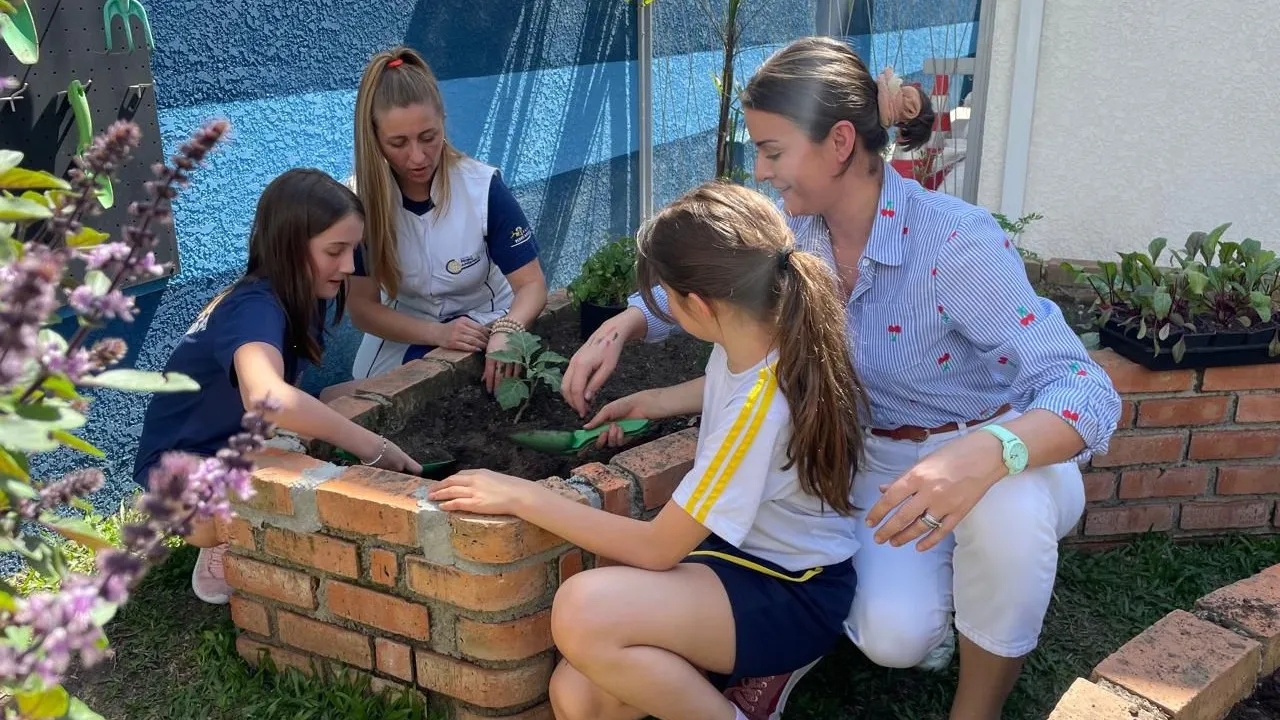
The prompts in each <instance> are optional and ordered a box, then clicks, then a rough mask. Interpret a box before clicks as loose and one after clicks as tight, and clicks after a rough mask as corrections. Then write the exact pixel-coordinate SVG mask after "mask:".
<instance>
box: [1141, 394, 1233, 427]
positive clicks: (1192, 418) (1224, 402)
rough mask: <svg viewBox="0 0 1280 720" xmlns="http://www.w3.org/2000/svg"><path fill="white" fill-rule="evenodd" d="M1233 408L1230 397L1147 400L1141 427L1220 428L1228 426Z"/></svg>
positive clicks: (1142, 413) (1143, 409)
mask: <svg viewBox="0 0 1280 720" xmlns="http://www.w3.org/2000/svg"><path fill="white" fill-rule="evenodd" d="M1230 404H1231V398H1229V397H1227V396H1226V395H1216V396H1207V395H1201V396H1198V397H1189V398H1166V399H1162V400H1143V401H1142V402H1141V403H1139V404H1138V427H1185V426H1187V425H1217V424H1219V423H1222V422H1226V420H1227V410H1229V409H1230V407H1229V406H1230Z"/></svg>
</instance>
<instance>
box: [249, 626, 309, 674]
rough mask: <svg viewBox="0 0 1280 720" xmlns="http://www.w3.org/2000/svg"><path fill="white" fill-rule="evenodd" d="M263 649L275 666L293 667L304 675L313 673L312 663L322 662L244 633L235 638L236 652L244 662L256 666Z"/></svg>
mask: <svg viewBox="0 0 1280 720" xmlns="http://www.w3.org/2000/svg"><path fill="white" fill-rule="evenodd" d="M264 650H265V651H266V652H267V654H268V655H270V656H271V662H272V663H274V664H275V666H276V668H277V669H279V670H284V669H285V668H294V669H295V670H298V671H299V672H301V673H303V674H304V675H312V674H314V673H315V668H313V667H312V663H316V664H317V665H320V664H322V663H323V661H321V660H316V659H315V658H312V657H308V656H307V655H303V654H302V653H296V652H294V651H292V650H285V649H284V648H278V647H275V646H273V645H267V644H265V643H260V642H258V641H256V640H250V639H249V637H248V636H246V635H241V636H240V637H238V638H236V652H238V653H240V657H242V658H244V660H245V662H247V663H249V664H250V665H252V666H253V667H258V664H259V658H260V657H261V654H260V653H261V652H262V651H264Z"/></svg>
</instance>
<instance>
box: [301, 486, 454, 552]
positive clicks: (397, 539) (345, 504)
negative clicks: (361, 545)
mask: <svg viewBox="0 0 1280 720" xmlns="http://www.w3.org/2000/svg"><path fill="white" fill-rule="evenodd" d="M434 484H435V483H434V482H432V481H430V480H423V479H422V478H416V477H410V476H408V475H402V474H400V473H396V472H391V471H390V470H379V469H376V468H371V467H352V468H348V469H347V470H346V471H345V472H344V473H342V475H341V476H340V477H338V478H336V479H334V480H329V481H328V482H325V483H322V484H321V485H320V486H319V487H317V488H316V508H317V509H318V510H319V511H320V521H321V522H322V523H324V524H325V525H327V526H329V527H331V528H334V529H336V530H345V531H347V532H352V533H357V534H360V535H369V536H372V537H376V538H378V539H380V540H383V541H385V542H389V543H396V544H397V545H416V544H417V530H418V524H417V515H418V498H419V497H420V496H421V497H424V498H425V497H426V493H427V490H428V489H429V488H430V487H431V486H432V485H434Z"/></svg>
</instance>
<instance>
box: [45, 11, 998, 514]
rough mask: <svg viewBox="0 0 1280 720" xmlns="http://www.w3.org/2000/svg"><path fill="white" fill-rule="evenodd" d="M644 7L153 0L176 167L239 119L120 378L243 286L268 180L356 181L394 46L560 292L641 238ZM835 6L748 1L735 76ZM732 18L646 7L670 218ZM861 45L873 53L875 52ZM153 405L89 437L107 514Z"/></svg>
mask: <svg viewBox="0 0 1280 720" xmlns="http://www.w3.org/2000/svg"><path fill="white" fill-rule="evenodd" d="M635 1H636V0H630V1H629V0H572V1H571V0H518V1H517V0H480V1H478V2H477V1H476V0H435V1H434V2H431V1H428V0H420V1H418V2H408V1H406V0H392V1H391V2H387V3H379V4H376V5H372V6H371V5H369V4H367V3H366V4H360V3H336V4H335V3H332V2H320V1H319V0H296V1H295V2H291V3H270V2H268V3H261V2H257V3H253V2H247V1H246V0H229V1H228V2H224V3H221V4H218V5H216V6H210V5H208V4H207V3H198V2H195V1H194V0H148V1H147V8H148V13H149V15H150V18H151V23H152V27H153V29H154V32H155V38H156V50H155V52H154V54H153V58H152V69H153V74H154V76H155V82H156V87H155V90H156V93H157V96H156V97H157V104H158V106H159V119H160V126H161V127H160V130H161V133H162V135H163V140H164V143H165V147H166V150H167V152H172V151H173V150H175V149H176V146H177V144H178V143H179V142H181V141H182V140H184V139H185V138H186V136H187V135H188V134H189V132H190V131H191V130H193V129H194V128H196V127H197V126H199V125H200V124H201V123H202V122H203V121H204V120H206V119H208V118H210V117H225V118H227V119H229V120H230V121H231V124H232V135H231V138H230V140H229V142H227V143H226V144H225V145H224V146H223V147H222V148H221V149H220V150H219V151H218V152H217V153H216V154H215V155H214V156H213V157H212V158H211V160H210V162H209V165H208V167H207V168H204V169H202V170H200V171H199V172H198V173H197V175H196V177H195V183H194V184H193V186H192V187H191V188H190V189H188V190H187V191H186V192H184V193H183V194H182V195H181V196H180V198H179V200H178V202H177V203H176V206H175V223H176V229H177V236H178V246H179V254H180V257H181V260H182V272H181V273H180V274H179V275H178V276H177V277H175V278H173V279H172V280H171V281H169V282H168V283H167V284H166V285H165V286H163V287H161V288H160V289H158V290H156V291H154V292H151V293H149V294H147V295H144V296H142V297H140V298H139V307H140V309H141V314H140V316H139V318H138V321H137V322H136V323H135V324H133V325H132V326H124V325H121V326H117V327H111V328H108V330H109V331H110V332H111V333H112V334H122V335H123V336H124V337H125V339H126V341H127V342H128V343H129V345H130V348H131V353H130V357H129V358H128V359H127V360H126V364H133V363H136V365H137V366H138V367H142V368H150V369H155V368H160V367H162V366H163V364H164V362H165V361H166V360H167V358H168V356H169V353H170V352H171V351H172V349H173V347H174V346H175V345H176V343H177V341H178V339H179V338H180V337H181V336H182V334H183V333H184V332H185V330H186V328H187V326H188V324H189V323H190V322H191V320H192V319H193V318H194V317H195V315H196V313H197V312H198V311H199V309H200V308H201V307H202V306H203V305H204V304H205V303H206V302H207V301H208V299H209V298H210V297H211V296H212V295H213V294H214V293H215V292H216V291H217V290H218V289H220V288H222V287H223V286H225V285H226V284H227V283H228V282H230V281H231V280H232V279H234V278H235V277H236V276H237V275H238V274H239V273H240V272H241V271H242V269H243V267H244V260H245V253H246V236H247V232H248V228H249V223H250V221H251V218H252V214H253V210H254V206H255V203H256V200H257V197H258V194H259V193H260V192H261V190H262V188H263V187H265V186H266V184H267V183H268V182H269V181H270V180H271V179H272V178H274V177H275V176H276V175H278V174H279V173H281V172H283V171H284V170H286V169H289V168H292V167H298V166H313V167H319V168H321V169H323V170H325V171H327V172H329V173H331V174H333V175H334V176H335V177H345V176H346V175H348V174H349V173H350V172H351V168H352V132H351V126H352V119H351V115H352V108H353V105H354V97H355V87H356V85H357V83H358V80H359V76H360V73H361V71H362V69H363V67H364V64H365V62H366V60H367V58H368V57H369V56H371V55H372V54H373V53H374V52H377V51H378V50H381V49H385V48H387V47H389V46H392V45H395V44H401V43H403V44H408V45H411V46H414V47H415V48H417V49H418V50H419V51H421V52H422V53H423V54H424V56H425V57H426V58H427V60H428V61H429V62H430V63H431V64H432V66H433V67H434V69H435V71H436V73H437V75H438V76H439V77H440V78H441V80H442V89H443V92H444V96H445V102H446V104H447V106H448V107H447V111H448V132H449V134H450V136H451V138H452V140H453V141H454V142H455V144H457V146H458V147H460V148H461V149H462V150H464V151H465V152H467V153H469V154H472V155H474V156H476V157H478V158H480V159H481V160H484V161H486V162H489V163H492V164H494V165H496V166H498V167H500V168H501V169H502V170H503V172H504V175H505V176H506V178H507V181H508V182H509V183H510V184H511V185H512V186H513V188H514V190H515V194H516V196H517V198H518V199H519V200H520V202H521V204H522V205H523V207H524V209H525V212H526V213H527V214H528V216H529V218H530V220H531V223H532V225H533V227H534V229H535V233H536V234H537V236H538V238H539V243H540V245H541V248H542V253H543V262H544V266H545V267H546V268H547V271H548V274H549V276H550V280H551V284H552V286H553V287H559V286H563V285H564V284H566V283H567V282H568V281H569V280H570V279H572V277H573V276H574V274H576V272H577V269H578V266H579V265H580V263H581V261H582V259H583V258H584V257H585V256H586V255H587V254H588V253H589V252H590V251H591V250H592V249H594V248H595V247H596V246H598V245H599V244H600V243H601V242H602V241H604V239H605V238H606V237H607V236H608V235H611V234H620V233H629V232H631V231H633V230H634V227H635V225H636V222H637V217H638V214H637V209H636V197H637V190H636V186H635V177H636V148H637V147H638V142H637V133H636V127H635V118H636V116H637V105H636V98H635V87H636V82H635V63H634V58H635V56H636V49H635V39H634V38H635V26H634V19H633V18H634V12H635V10H634V5H633V3H634V2H635ZM834 1H837V0H746V2H744V6H745V7H746V9H745V10H744V18H745V19H746V21H747V29H746V32H745V35H744V37H743V39H742V43H741V54H740V55H739V56H738V58H737V66H738V77H739V79H740V80H743V79H745V78H746V77H747V76H749V74H750V72H751V71H753V70H754V69H755V68H756V67H757V66H758V65H759V63H760V62H761V61H762V60H763V59H764V58H765V57H767V55H768V54H769V53H770V52H772V51H773V50H774V49H776V48H778V47H780V46H781V45H782V44H784V43H785V42H787V41H788V40H790V39H792V38H795V37H798V36H802V35H807V34H811V33H812V32H813V31H814V26H815V16H817V15H820V14H821V13H822V12H823V8H822V6H819V5H817V4H816V2H834ZM864 1H865V0H859V2H860V3H861V2H864ZM960 1H961V2H974V1H975V0H960ZM922 2H925V0H910V3H917V4H919V3H922ZM910 3H908V4H910ZM723 5H724V0H657V1H656V2H655V4H654V6H653V7H654V12H655V16H654V44H655V47H654V50H655V62H654V115H655V130H654V140H655V143H656V147H655V185H656V188H655V191H656V193H655V194H656V200H657V201H658V202H659V203H661V202H665V201H667V200H669V199H671V198H672V197H674V196H675V195H677V194H678V193H680V192H682V191H684V190H686V189H688V188H689V187H692V186H693V185H695V184H697V183H699V182H701V181H703V180H705V179H707V178H709V177H710V176H711V173H712V169H713V164H714V163H713V159H714V157H713V155H714V154H713V135H714V128H715V125H716V101H715V98H714V86H713V84H712V80H711V78H712V76H713V75H715V74H718V73H717V70H718V68H719V65H720V62H721V52H720V50H719V48H720V45H719V40H718V38H717V35H716V31H715V30H714V26H713V21H714V20H715V19H716V18H720V17H721V16H722V15H721V13H722V11H723ZM884 5H885V4H882V3H877V4H876V7H875V8H874V14H875V17H874V19H873V23H872V25H873V26H874V27H877V28H879V27H880V26H882V25H884V26H885V27H886V28H887V27H893V28H899V27H908V28H910V27H919V26H920V25H921V24H933V25H938V24H939V23H940V22H942V21H940V20H938V19H937V18H936V17H934V15H935V14H936V13H934V12H933V11H930V10H928V7H931V6H929V5H928V4H927V3H926V4H925V5H922V6H921V8H915V9H914V10H912V12H914V13H916V15H915V17H916V18H917V20H916V21H914V22H915V24H912V23H906V24H903V23H901V22H898V21H897V18H896V16H893V17H890V16H889V15H885V16H884V17H882V15H884V14H885V13H886V12H888V11H887V10H885V8H884ZM862 12H866V11H865V8H864V9H863V11H862ZM890 15H892V13H890ZM949 17H951V20H952V21H954V19H955V17H956V16H955V15H954V14H952V15H951V16H949ZM895 23H896V24H895ZM970 25H971V24H970ZM964 27H965V28H968V27H969V25H964ZM934 31H935V32H936V28H934ZM851 32H853V33H855V34H856V33H857V32H859V31H857V30H851ZM907 32H908V33H910V34H909V35H907V36H904V35H903V34H902V33H898V34H897V35H896V36H895V37H894V38H893V39H892V40H891V42H892V44H893V50H894V52H895V53H896V51H897V47H898V46H899V45H901V44H902V43H900V42H899V40H900V39H901V38H902V37H906V43H905V47H906V48H908V50H909V54H910V55H911V60H910V62H915V63H916V67H917V68H918V65H919V59H922V58H923V57H924V56H926V55H928V54H936V53H931V52H929V50H931V49H932V48H933V47H934V46H935V43H933V42H932V41H931V40H930V39H929V38H927V37H925V36H923V35H920V34H919V33H920V32H921V31H919V30H914V31H912V30H908V31H907ZM926 32H927V31H926ZM850 40H851V42H853V43H854V45H855V47H858V46H859V44H860V43H861V44H862V45H865V46H866V47H868V48H870V47H871V38H869V37H865V36H864V37H854V38H850ZM886 42H890V41H886ZM951 46H952V47H954V43H952V45H951ZM302 48H310V49H308V50H306V51H305V52H304V51H303V50H302ZM907 64H908V65H909V62H908V63H907ZM900 66H901V64H900ZM900 69H902V70H905V71H908V72H909V71H910V68H909V67H906V66H901V67H900ZM358 340H359V337H358V333H356V332H355V331H354V330H353V329H352V328H351V327H350V325H349V324H344V325H343V326H342V327H341V328H340V329H339V330H338V333H337V337H336V339H335V340H334V341H333V342H331V344H330V346H329V351H328V353H327V355H326V362H325V366H324V368H323V371H322V372H321V373H319V374H317V375H313V376H311V377H309V378H308V379H307V383H306V384H307V387H308V388H309V389H311V390H312V391H316V390H318V389H319V388H320V387H323V386H325V385H328V384H331V383H334V382H339V381H342V380H344V379H347V378H349V371H350V366H351V362H352V359H353V357H354V352H355V348H356V345H357V344H358ZM146 402H147V398H146V397H145V396H138V395H130V394H125V393H117V392H111V391H105V392H101V393H99V394H98V395H97V399H96V401H95V403H94V406H93V410H92V412H91V414H90V419H89V425H88V426H87V427H86V428H85V432H84V435H85V436H86V438H87V439H88V440H90V441H91V442H94V443H95V444H97V445H99V446H100V447H103V448H106V449H108V450H109V451H110V458H109V460H108V461H107V463H106V465H105V469H106V470H107V472H108V477H109V479H110V483H109V487H108V488H107V489H106V490H104V491H103V492H102V493H100V495H99V497H97V498H95V500H96V504H97V505H98V506H99V508H101V509H107V510H112V509H114V508H115V506H116V503H117V502H118V501H119V499H120V498H121V496H122V495H123V494H124V493H126V492H127V491H129V490H131V488H132V486H131V483H130V482H129V478H130V476H131V468H132V464H133V454H134V449H135V447H136V443H137V437H138V433H139V431H140V425H141V422H142V417H143V413H144V410H145V407H146ZM83 463H84V458H83V457H82V456H74V455H72V454H70V453H54V454H51V455H48V456H45V457H43V458H41V459H40V461H39V463H38V464H37V468H36V469H37V471H38V472H39V474H41V475H44V476H54V475H57V474H60V473H62V472H65V471H67V470H69V469H71V468H73V467H75V466H77V465H79V464H83Z"/></svg>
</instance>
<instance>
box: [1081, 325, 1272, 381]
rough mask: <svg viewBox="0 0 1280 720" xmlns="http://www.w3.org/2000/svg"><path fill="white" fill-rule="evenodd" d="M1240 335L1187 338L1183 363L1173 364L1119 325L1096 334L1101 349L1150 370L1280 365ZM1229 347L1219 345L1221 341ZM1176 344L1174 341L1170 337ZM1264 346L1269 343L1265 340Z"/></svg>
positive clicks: (1168, 353) (1167, 353)
mask: <svg viewBox="0 0 1280 720" xmlns="http://www.w3.org/2000/svg"><path fill="white" fill-rule="evenodd" d="M1245 334H1246V333H1242V332H1239V331H1231V332H1227V333H1197V334H1194V335H1188V336H1187V343H1186V352H1185V353H1184V354H1183V356H1182V362H1174V359H1173V352H1172V350H1171V349H1170V348H1169V347H1164V343H1161V348H1160V351H1159V352H1155V351H1153V348H1152V347H1151V338H1143V339H1142V340H1137V339H1135V338H1132V337H1129V336H1127V335H1126V333H1125V332H1124V329H1123V328H1121V327H1119V325H1118V324H1113V323H1107V324H1106V325H1104V326H1103V327H1102V328H1100V329H1099V331H1098V341H1099V344H1101V345H1102V347H1106V348H1111V349H1112V350H1114V351H1115V352H1116V353H1117V354H1119V355H1121V356H1123V357H1125V358H1127V359H1129V360H1131V361H1133V362H1135V363H1137V364H1138V365H1141V366H1142V367H1145V368H1147V369H1149V370H1182V369H1191V368H1207V367H1231V366H1236V365H1263V364H1268V363H1275V362H1277V361H1280V356H1277V357H1274V358H1273V357H1270V356H1268V354H1267V344H1266V343H1261V344H1243V340H1242V338H1240V337H1231V336H1232V335H1245ZM1222 336H1227V337H1226V338H1225V340H1226V341H1227V342H1229V343H1234V344H1229V345H1223V344H1221V343H1219V342H1218V341H1219V340H1220V339H1224V338H1223V337H1222ZM1169 339H1170V340H1174V341H1176V339H1177V338H1174V337H1171V338H1169ZM1206 341H1207V342H1206ZM1267 342H1270V339H1269V338H1268V340H1267Z"/></svg>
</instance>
